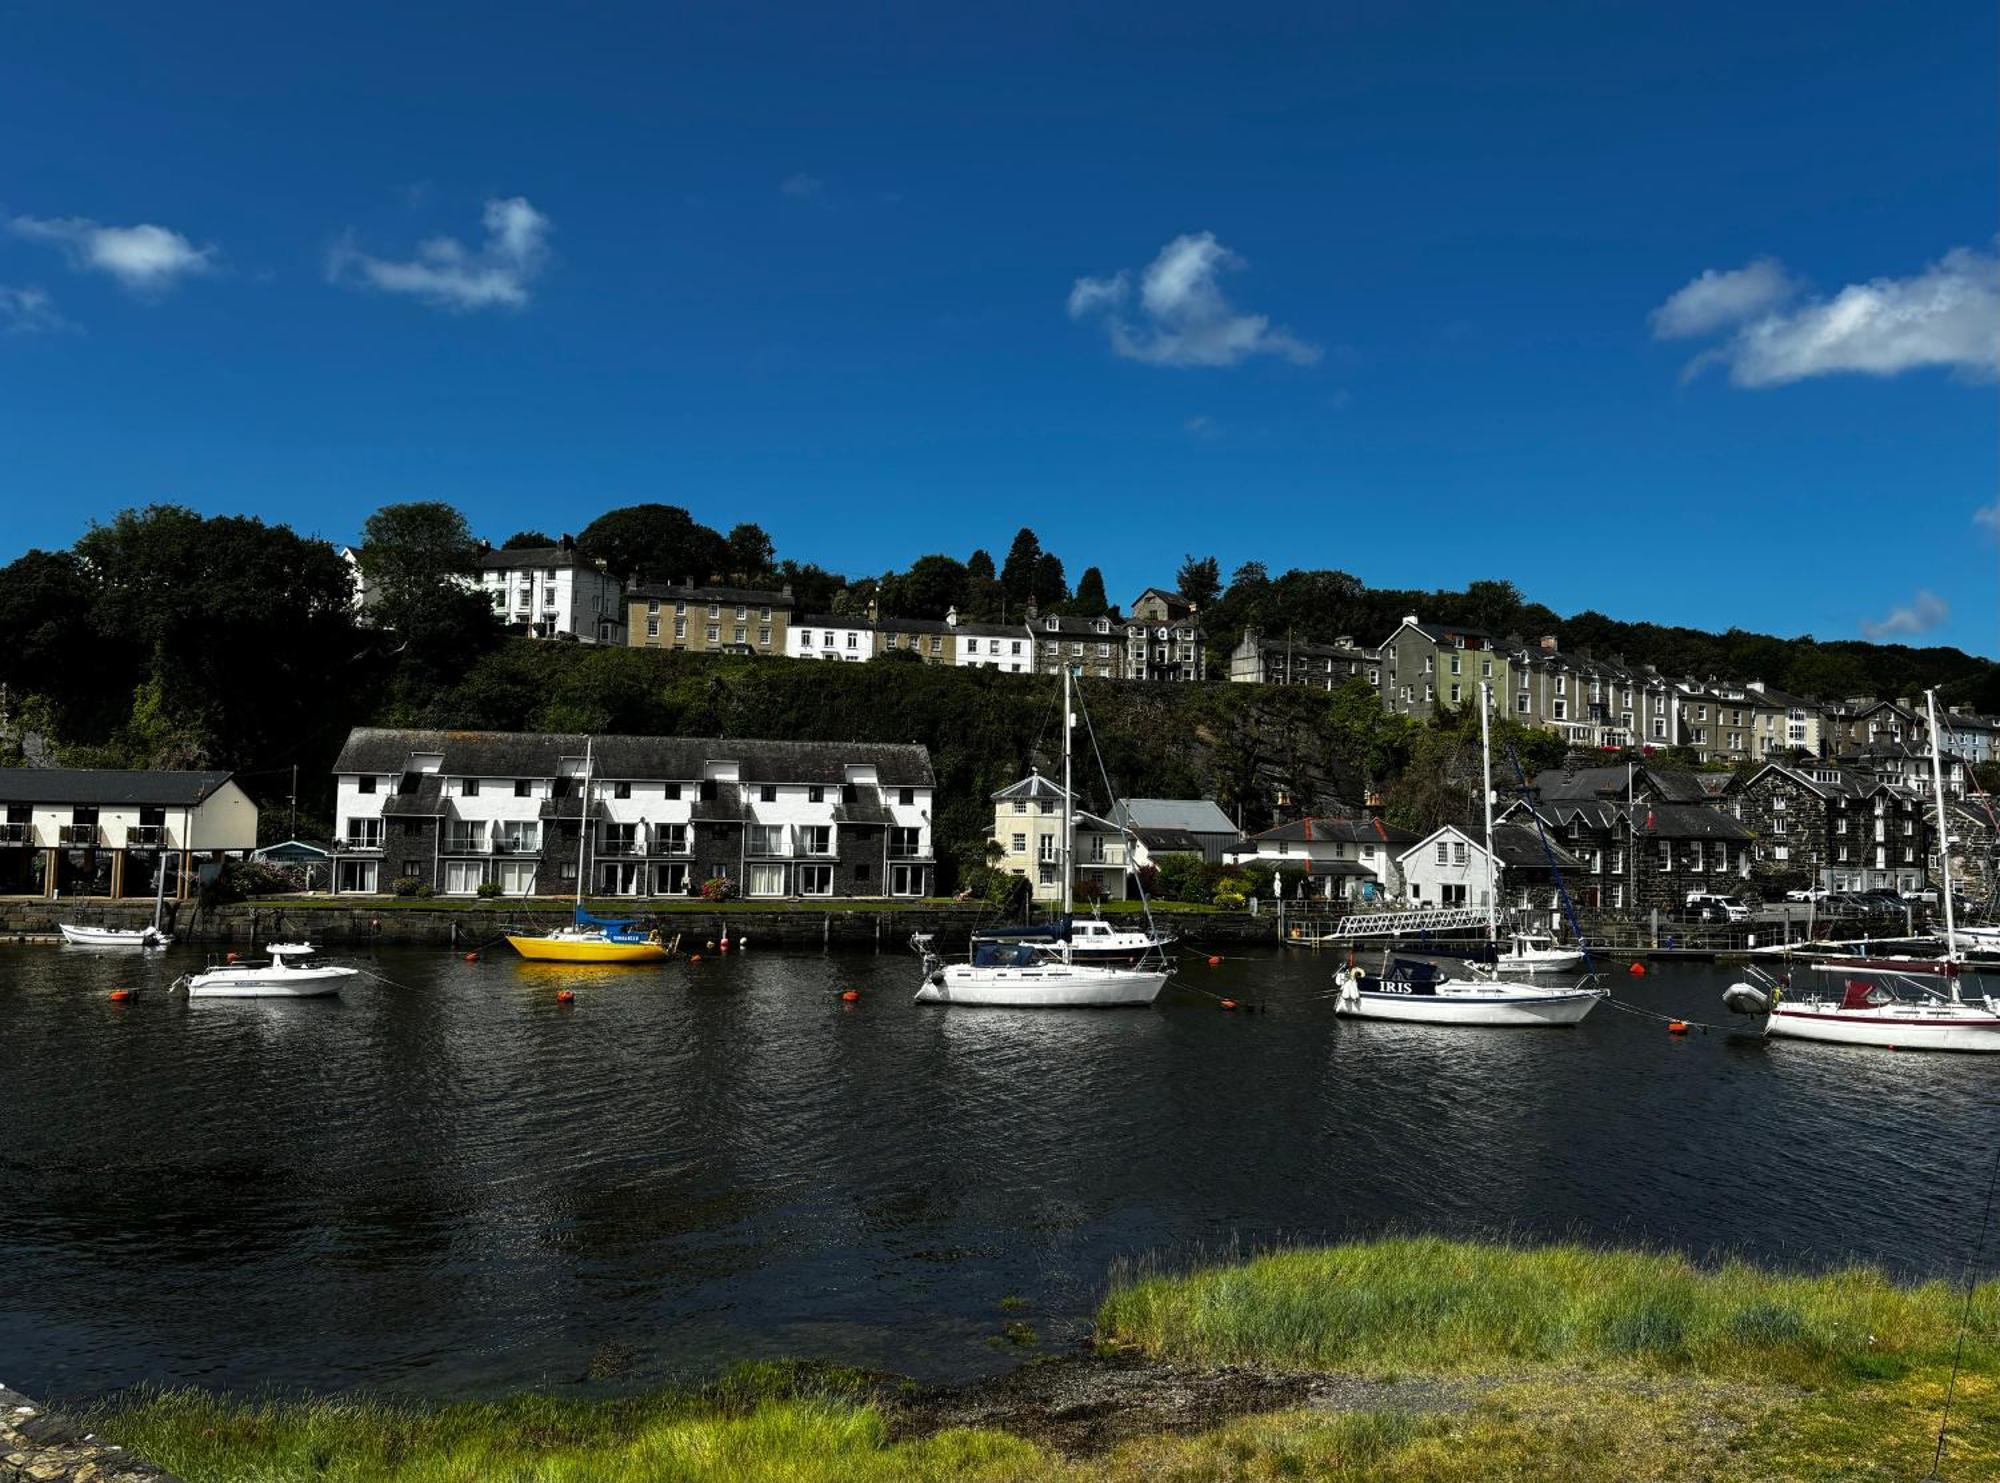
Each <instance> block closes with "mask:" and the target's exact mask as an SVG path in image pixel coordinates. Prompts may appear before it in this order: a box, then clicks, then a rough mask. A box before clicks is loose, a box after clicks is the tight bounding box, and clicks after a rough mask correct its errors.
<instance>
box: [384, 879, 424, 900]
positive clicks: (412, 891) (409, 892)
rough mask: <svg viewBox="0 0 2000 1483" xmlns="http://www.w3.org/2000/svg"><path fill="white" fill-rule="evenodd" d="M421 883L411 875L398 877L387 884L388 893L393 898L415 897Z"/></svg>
mask: <svg viewBox="0 0 2000 1483" xmlns="http://www.w3.org/2000/svg"><path fill="white" fill-rule="evenodd" d="M422 885H423V882H422V881H420V880H418V879H417V878H416V877H415V876H413V875H399V876H397V877H396V878H395V879H394V880H392V881H390V882H389V892H390V894H391V895H394V896H415V895H418V894H419V887H421V886H422Z"/></svg>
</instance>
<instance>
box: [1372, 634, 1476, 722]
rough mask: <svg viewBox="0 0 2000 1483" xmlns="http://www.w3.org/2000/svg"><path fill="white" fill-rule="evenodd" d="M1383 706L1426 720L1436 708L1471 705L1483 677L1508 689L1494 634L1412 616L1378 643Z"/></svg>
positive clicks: (1396, 713)
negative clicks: (1425, 620)
mask: <svg viewBox="0 0 2000 1483" xmlns="http://www.w3.org/2000/svg"><path fill="white" fill-rule="evenodd" d="M1380 652H1381V655H1382V704H1383V707H1384V708H1385V709H1386V710H1388V711H1389V712H1390V713H1391V714H1392V715H1398V716H1412V717H1414V718H1416V719H1417V720H1420V721H1427V720H1429V719H1431V717H1433V716H1435V715H1437V714H1438V713H1439V711H1441V710H1455V709H1457V708H1459V707H1461V706H1466V705H1471V704H1474V703H1475V702H1476V701H1477V700H1478V697H1479V686H1480V683H1481V682H1482V681H1484V682H1485V683H1487V684H1489V685H1491V686H1492V687H1493V693H1494V694H1496V695H1501V694H1505V693H1506V690H1507V659H1506V656H1505V655H1503V654H1501V653H1500V652H1499V651H1498V649H1497V647H1496V645H1495V642H1494V639H1493V635H1492V634H1490V633H1488V632H1486V631H1485V630H1484V629H1481V628H1468V627H1464V626H1462V625H1459V624H1452V623H1420V622H1418V621H1417V619H1416V617H1415V616H1414V615H1412V616H1410V617H1407V618H1405V619H1404V620H1403V622H1402V624H1401V626H1400V627H1398V628H1397V629H1396V631H1395V632H1394V633H1392V634H1390V635H1389V636H1388V637H1387V638H1386V639H1384V640H1383V641H1382V644H1381V650H1380Z"/></svg>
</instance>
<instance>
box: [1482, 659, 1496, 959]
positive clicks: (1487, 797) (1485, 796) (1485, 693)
mask: <svg viewBox="0 0 2000 1483" xmlns="http://www.w3.org/2000/svg"><path fill="white" fill-rule="evenodd" d="M1492 708H1493V687H1492V686H1491V685H1489V684H1487V683H1486V681H1484V680H1481V681H1480V682H1479V795H1480V801H1481V802H1482V803H1483V804H1485V806H1486V940H1487V941H1488V942H1491V943H1496V944H1497V943H1498V942H1499V940H1500V905H1499V902H1498V901H1496V900H1495V899H1494V898H1495V897H1496V896H1497V894H1498V880H1497V878H1496V875H1495V872H1494V869H1493V732H1492V727H1491V722H1490V720H1489V719H1488V715H1487V713H1488V712H1489V711H1490V710H1491V709H1492Z"/></svg>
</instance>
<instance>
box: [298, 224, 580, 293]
mask: <svg viewBox="0 0 2000 1483" xmlns="http://www.w3.org/2000/svg"><path fill="white" fill-rule="evenodd" d="M480 221H481V224H482V225H483V226H484V227H485V228H486V240H485V241H484V242H483V243H481V244H480V246H479V248H478V249H477V250H476V251H475V250H473V249H470V248H467V247H466V246H465V244H464V243H462V242H460V241H459V240H458V239H457V238H456V237H432V238H431V239H429V240H428V241H425V242H420V243H418V244H417V255H416V256H415V257H414V258H412V259H410V260H408V261H405V262H394V261H390V260H387V259H384V258H378V257H370V256H369V255H368V254H367V253H365V252H363V251H361V250H360V249H359V248H358V247H356V246H354V244H353V243H352V242H351V241H345V242H342V243H341V244H340V245H339V246H338V247H336V248H334V250H333V252H332V254H331V256H330V257H329V258H328V260H327V279H328V281H329V282H333V283H346V282H360V283H365V284H367V285H368V286H369V287H371V288H379V289H381V290H382V291H383V292H384V293H396V294H408V295H410V296H411V297H412V298H417V299H422V300H423V301H424V302H426V303H429V304H435V305H437V306H438V307H440V308H444V309H465V310H469V309H487V308H492V307H494V306H496V305H497V306H499V307H501V308H507V309H519V308H521V307H523V306H524V305H526V304H527V302H528V300H529V297H530V296H529V293H528V285H529V284H530V283H532V282H533V281H534V279H535V278H536V277H537V276H538V275H539V274H540V273H541V271H542V269H543V268H544V267H546V266H547V265H548V257H549V249H548V235H549V231H550V226H549V219H548V218H547V217H546V216H544V215H542V213H541V212H539V211H537V210H536V209H535V208H534V207H533V206H531V205H529V204H528V202H527V200H526V198H525V197H522V196H513V197H510V198H508V199H507V200H504V201H503V200H497V199H496V200H491V201H488V202H487V203H486V210H485V212H484V213H483V214H482V216H481V218H480Z"/></svg>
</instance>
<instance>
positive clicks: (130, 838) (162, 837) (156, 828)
mask: <svg viewBox="0 0 2000 1483" xmlns="http://www.w3.org/2000/svg"><path fill="white" fill-rule="evenodd" d="M166 842H167V826H166V825H165V824H127V825H126V826H125V843H126V844H128V845H162V844H165V843H166Z"/></svg>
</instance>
